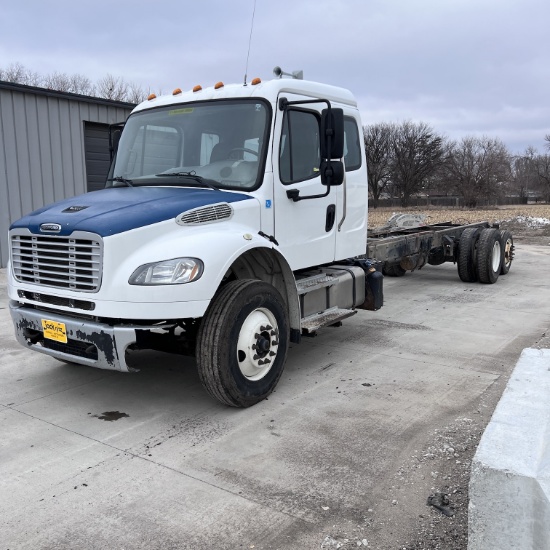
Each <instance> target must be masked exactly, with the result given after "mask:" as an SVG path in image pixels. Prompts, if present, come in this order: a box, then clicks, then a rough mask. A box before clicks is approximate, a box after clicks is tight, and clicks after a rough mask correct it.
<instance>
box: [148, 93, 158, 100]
mask: <svg viewBox="0 0 550 550" xmlns="http://www.w3.org/2000/svg"><path fill="white" fill-rule="evenodd" d="M156 97H157V94H149V95H148V96H147V100H148V101H151V100H152V99H155V98H156Z"/></svg>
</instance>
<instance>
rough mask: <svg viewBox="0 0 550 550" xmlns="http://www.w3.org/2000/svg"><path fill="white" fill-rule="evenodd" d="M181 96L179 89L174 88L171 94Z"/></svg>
mask: <svg viewBox="0 0 550 550" xmlns="http://www.w3.org/2000/svg"><path fill="white" fill-rule="evenodd" d="M179 94H181V88H176V89H175V90H174V91H173V92H172V95H179Z"/></svg>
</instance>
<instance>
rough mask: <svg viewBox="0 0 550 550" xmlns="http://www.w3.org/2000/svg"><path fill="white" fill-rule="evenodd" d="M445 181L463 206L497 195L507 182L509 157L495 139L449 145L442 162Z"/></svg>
mask: <svg viewBox="0 0 550 550" xmlns="http://www.w3.org/2000/svg"><path fill="white" fill-rule="evenodd" d="M445 171H446V175H447V179H448V181H449V182H450V184H451V185H453V186H454V187H455V188H456V190H457V192H458V193H459V194H461V195H462V197H463V198H464V202H465V204H466V206H469V207H475V206H476V205H477V203H478V201H479V200H480V199H490V198H493V197H496V196H497V195H498V194H500V190H501V187H502V185H503V184H505V183H506V182H508V181H509V179H510V154H509V152H508V150H507V149H506V146H505V145H504V143H503V142H502V141H501V140H500V139H498V138H488V137H481V138H479V137H474V136H467V137H465V138H462V139H461V140H460V141H459V142H453V143H452V144H451V145H450V147H449V149H448V154H447V157H446V159H445Z"/></svg>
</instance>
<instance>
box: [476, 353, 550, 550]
mask: <svg viewBox="0 0 550 550" xmlns="http://www.w3.org/2000/svg"><path fill="white" fill-rule="evenodd" d="M469 493H470V504H469V517H468V550H493V549H494V550H497V549H498V550H503V549H505V548H510V549H512V548H513V549H514V550H523V549H525V550H535V549H537V550H538V549H540V550H548V549H549V548H550V527H549V526H550V350H549V349H530V348H528V349H524V350H523V352H522V354H521V356H520V358H519V360H518V362H517V365H516V367H515V368H514V371H513V373H512V376H511V377H510V380H509V382H508V385H507V387H506V390H505V391H504V393H503V395H502V398H501V399H500V401H499V403H498V405H497V407H496V409H495V412H494V414H493V417H492V418H491V421H490V422H489V424H488V426H487V429H486V430H485V432H484V434H483V437H482V438H481V442H480V444H479V447H478V449H477V452H476V454H475V456H474V460H473V462H472V475H471V478H470V489H469Z"/></svg>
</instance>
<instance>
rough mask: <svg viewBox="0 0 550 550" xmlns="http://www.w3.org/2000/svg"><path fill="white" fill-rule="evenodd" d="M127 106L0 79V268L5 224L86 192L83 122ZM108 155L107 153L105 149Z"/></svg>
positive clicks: (115, 114) (122, 113) (121, 114)
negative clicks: (47, 205) (10, 82)
mask: <svg viewBox="0 0 550 550" xmlns="http://www.w3.org/2000/svg"><path fill="white" fill-rule="evenodd" d="M132 108H133V105H131V104H128V103H120V102H109V101H107V100H100V99H97V98H87V97H85V96H79V95H76V94H67V93H60V92H52V91H50V90H41V89H39V88H32V87H29V86H21V85H14V84H9V83H2V82H0V266H1V267H5V266H6V264H7V262H8V238H7V233H8V229H9V226H10V224H11V223H12V222H13V221H15V220H17V219H18V218H20V217H21V216H23V215H25V214H28V213H29V212H31V211H33V210H36V209H37V208H41V207H42V206H45V205H46V204H50V203H52V202H55V201H58V200H62V199H65V198H68V197H72V196H75V195H79V194H82V193H85V192H86V190H87V180H88V177H87V173H86V153H85V143H84V126H85V123H86V122H90V123H100V124H113V123H115V122H121V121H124V120H126V118H127V117H128V115H129V114H130V112H131V110H132ZM107 154H108V151H107Z"/></svg>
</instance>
